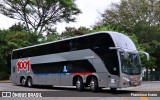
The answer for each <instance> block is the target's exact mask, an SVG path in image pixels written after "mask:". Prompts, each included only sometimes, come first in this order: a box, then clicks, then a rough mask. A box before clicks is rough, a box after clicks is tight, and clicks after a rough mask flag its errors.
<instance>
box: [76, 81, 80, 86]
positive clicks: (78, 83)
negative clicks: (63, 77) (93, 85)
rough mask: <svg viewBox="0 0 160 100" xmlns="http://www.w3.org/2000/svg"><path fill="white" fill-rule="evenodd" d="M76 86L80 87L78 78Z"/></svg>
mask: <svg viewBox="0 0 160 100" xmlns="http://www.w3.org/2000/svg"><path fill="white" fill-rule="evenodd" d="M76 86H77V88H80V81H79V80H78V81H77V83H76Z"/></svg>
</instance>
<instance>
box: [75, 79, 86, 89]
mask: <svg viewBox="0 0 160 100" xmlns="http://www.w3.org/2000/svg"><path fill="white" fill-rule="evenodd" d="M76 88H77V90H78V91H82V90H83V89H84V84H83V80H82V78H81V77H78V78H77V81H76Z"/></svg>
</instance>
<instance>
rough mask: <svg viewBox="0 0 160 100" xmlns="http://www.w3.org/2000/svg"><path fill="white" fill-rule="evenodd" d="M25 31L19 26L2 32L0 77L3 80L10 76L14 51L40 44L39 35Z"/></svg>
mask: <svg viewBox="0 0 160 100" xmlns="http://www.w3.org/2000/svg"><path fill="white" fill-rule="evenodd" d="M23 29H24V28H22V27H20V26H19V25H17V26H16V25H13V26H12V27H11V28H10V29H8V30H0V61H1V62H0V77H3V79H4V78H7V77H8V76H9V75H10V60H11V54H12V50H13V49H17V48H21V47H25V46H29V45H34V44H37V43H39V42H38V35H37V34H35V33H28V32H26V31H25V30H23ZM6 76H7V77H6Z"/></svg>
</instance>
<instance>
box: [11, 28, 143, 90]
mask: <svg viewBox="0 0 160 100" xmlns="http://www.w3.org/2000/svg"><path fill="white" fill-rule="evenodd" d="M49 46H50V47H49ZM56 47H57V48H59V49H58V50H57V48H56ZM110 47H115V48H119V49H110ZM27 50H28V51H27ZM124 51H128V54H127V55H128V58H127V59H130V60H129V61H128V60H126V59H125V52H124ZM21 55H22V56H21ZM93 77H94V81H93V82H96V83H97V87H108V88H112V89H116V88H124V87H131V86H138V85H141V82H142V75H141V67H140V61H139V55H138V53H137V49H136V47H135V45H134V43H133V42H132V40H131V39H130V38H129V37H128V36H126V35H124V34H121V33H117V32H112V31H102V32H96V33H91V34H87V35H82V36H77V37H73V38H69V39H64V40H59V41H55V42H49V43H44V44H39V45H34V46H29V47H24V48H20V49H16V50H13V54H12V60H11V79H12V82H13V83H15V84H23V85H27V81H28V80H29V79H31V84H32V85H30V84H29V83H28V85H29V86H33V85H53V86H54V85H61V86H78V83H79V82H81V80H82V82H83V85H82V84H81V83H82V82H81V83H80V84H79V85H82V86H81V87H85V86H91V85H92V83H93V82H91V80H92V79H93ZM79 78H80V79H81V80H79V81H77V80H78V79H79ZM95 80H96V81H95Z"/></svg>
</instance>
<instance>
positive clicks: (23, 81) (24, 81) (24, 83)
mask: <svg viewBox="0 0 160 100" xmlns="http://www.w3.org/2000/svg"><path fill="white" fill-rule="evenodd" d="M21 84H22V86H25V87H26V85H27V84H26V80H25V78H23V79H22V82H21Z"/></svg>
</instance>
